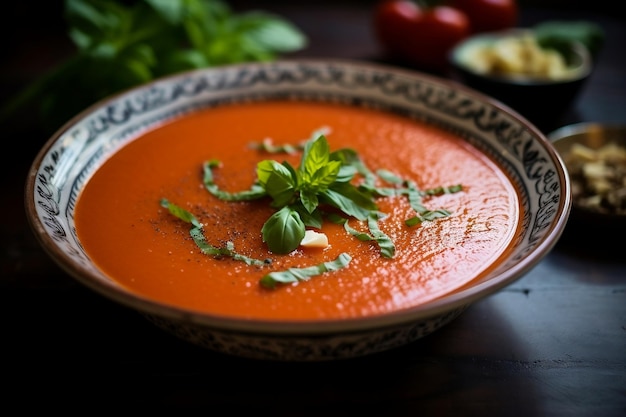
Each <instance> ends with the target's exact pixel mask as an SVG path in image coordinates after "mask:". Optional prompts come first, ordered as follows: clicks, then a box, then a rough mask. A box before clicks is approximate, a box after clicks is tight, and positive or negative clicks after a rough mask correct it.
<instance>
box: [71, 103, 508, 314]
mask: <svg viewBox="0 0 626 417" xmlns="http://www.w3.org/2000/svg"><path fill="white" fill-rule="evenodd" d="M322 127H327V128H328V129H329V130H328V133H327V135H326V137H327V140H328V143H329V145H330V148H331V151H333V150H337V149H339V148H351V149H353V150H355V151H356V152H357V153H358V154H359V156H360V157H361V159H362V160H363V162H364V163H365V164H366V165H367V166H368V168H370V170H372V171H376V170H378V169H386V170H388V171H391V172H393V173H394V174H396V175H397V176H399V177H401V178H405V179H410V180H412V181H414V182H415V183H416V184H417V186H418V187H419V188H420V189H422V190H426V189H429V188H434V187H438V186H452V185H456V184H462V186H463V189H462V191H460V192H457V193H451V194H443V195H440V196H432V197H425V198H424V200H423V204H424V205H425V206H426V207H427V208H428V209H431V210H436V209H446V210H448V211H450V212H451V215H450V216H448V217H444V218H441V219H436V220H433V221H425V222H423V223H421V224H419V225H416V226H411V227H409V226H407V225H406V224H405V223H404V221H405V220H406V219H408V218H410V217H412V216H413V215H414V214H415V213H414V211H413V210H412V209H411V207H410V205H409V203H408V202H407V199H406V198H401V197H385V198H380V199H377V200H376V202H377V204H378V206H379V210H380V211H381V212H383V213H386V214H387V215H388V216H387V217H386V218H384V219H383V220H381V221H380V229H381V230H382V231H383V232H384V233H385V234H387V235H388V236H389V237H390V238H391V239H392V240H393V242H394V244H395V246H396V251H395V256H394V257H393V258H391V259H389V258H385V257H382V256H381V252H380V248H379V247H378V246H377V245H376V244H375V243H374V242H371V241H369V242H368V241H360V240H357V239H356V238H355V237H354V236H352V235H350V234H349V233H347V232H346V230H345V229H344V228H343V226H341V225H337V224H334V223H331V222H328V221H326V222H324V225H323V227H322V229H321V231H322V232H323V233H325V234H326V235H327V236H328V240H329V245H328V246H327V247H325V248H302V247H300V248H298V249H297V250H295V251H294V252H292V253H289V254H287V255H276V254H273V253H271V252H270V251H269V250H268V248H267V246H266V244H265V243H264V242H263V241H262V236H261V228H262V226H263V223H264V222H265V221H266V220H267V218H268V217H269V216H270V215H271V214H272V213H274V209H273V208H272V207H270V205H269V202H270V200H269V199H260V200H255V201H247V202H227V201H221V200H219V199H218V198H216V197H215V196H213V195H211V194H210V193H209V192H208V191H207V190H206V189H205V188H204V185H203V182H202V178H203V173H202V166H203V163H204V162H206V161H209V160H215V159H217V160H219V161H221V164H222V165H221V166H220V167H218V168H216V169H214V170H213V174H214V181H215V183H216V184H218V185H219V187H220V189H222V190H224V191H229V192H236V191H243V190H248V189H249V188H250V186H251V185H252V184H253V182H254V180H255V179H256V165H257V163H258V162H259V161H261V160H264V159H274V160H277V161H279V162H282V161H284V160H286V161H289V162H290V163H291V164H292V166H294V167H297V166H298V164H299V161H300V156H301V155H300V153H298V154H295V155H288V154H269V153H266V152H262V151H260V150H258V149H254V148H253V147H251V146H250V145H251V143H260V142H262V141H263V140H264V139H265V138H271V139H272V143H273V144H275V145H281V144H296V143H300V142H302V141H303V140H305V139H307V138H309V137H310V136H311V134H312V132H314V131H316V130H318V129H320V128H322ZM163 198H165V199H167V200H169V201H170V202H171V203H173V204H176V205H177V206H180V207H182V208H184V209H185V210H187V211H189V212H190V213H192V214H193V215H194V216H195V217H196V218H198V220H199V221H200V222H201V223H202V224H203V233H204V236H205V237H206V240H207V242H208V243H210V244H211V245H213V246H216V247H223V246H225V244H226V242H232V243H233V244H234V250H235V251H236V252H237V253H241V254H243V255H246V256H249V257H252V258H256V259H268V258H269V259H271V260H272V263H271V264H269V265H267V266H249V265H247V264H245V263H244V262H241V261H238V260H234V259H232V258H230V257H222V258H220V259H217V258H215V257H213V256H210V255H206V254H203V253H201V251H200V250H199V248H198V247H197V246H196V244H195V242H194V241H193V239H192V238H191V237H190V234H189V230H190V225H189V224H188V223H185V222H183V221H181V220H180V219H178V218H176V217H174V216H173V215H172V214H171V213H169V211H168V210H167V209H166V208H163V207H162V206H161V205H160V201H161V199H163ZM519 210H520V207H519V202H518V198H517V194H516V192H515V189H514V188H513V186H512V184H511V182H510V180H509V179H508V178H507V176H506V175H505V174H504V173H503V172H502V170H501V169H499V168H498V167H497V166H496V165H495V164H494V163H493V162H492V161H490V160H489V159H488V158H487V157H486V156H484V155H483V154H481V153H480V152H479V151H478V150H476V149H475V148H473V147H472V146H470V145H469V144H468V143H467V142H465V141H464V140H463V139H461V138H459V137H457V136H456V135H454V134H452V133H448V132H446V131H444V130H442V129H439V128H437V127H434V126H431V125H428V124H425V123H421V122H418V121H415V120H410V119H408V118H404V117H401V116H398V115H394V114H390V113H385V112H381V111H377V110H372V109H364V108H355V107H348V106H344V105H341V104H328V103H326V104H322V103H308V102H263V103H242V104H233V105H228V106H223V107H217V108H211V109H207V110H203V111H199V112H195V113H193V114H190V115H187V116H183V117H181V118H179V119H177V120H174V121H171V122H169V123H167V124H164V125H162V126H158V127H156V128H154V129H152V130H150V131H148V132H147V133H144V134H142V136H141V137H139V138H138V139H136V140H134V141H132V142H130V143H128V144H127V145H125V146H124V147H123V148H122V149H120V150H119V151H118V152H117V153H115V154H114V155H113V156H112V157H111V158H110V159H108V160H107V161H105V163H104V164H103V166H102V167H100V168H99V169H98V170H97V172H96V173H95V174H94V175H93V177H92V178H91V179H90V180H89V182H88V183H87V185H86V187H85V189H84V191H83V192H82V193H81V195H80V197H79V199H78V202H77V206H76V216H75V221H76V230H77V233H78V237H79V239H80V241H81V243H82V245H83V247H84V248H85V250H86V251H87V253H88V254H89V256H90V257H91V258H92V259H93V261H94V262H95V263H96V264H97V265H98V267H99V268H100V269H101V270H102V271H104V273H106V274H107V275H108V276H110V278H111V279H112V280H115V281H117V282H118V283H120V284H121V285H123V286H125V287H127V288H129V289H131V290H132V291H134V292H136V293H139V294H141V295H143V296H144V297H147V298H149V299H152V300H156V301H159V302H162V303H166V304H171V305H175V306H179V307H184V308H187V309H190V310H194V311H197V312H206V313H210V314H218V315H225V316H231V317H238V318H259V319H279V320H308V319H339V318H348V317H349V318H354V317H363V316H371V315H378V314H384V313H389V312H393V311H396V310H398V309H404V308H410V307H413V306H417V305H419V304H422V303H425V302H428V301H431V300H433V299H436V298H437V297H441V296H442V295H444V294H447V293H450V292H454V291H458V289H459V288H461V287H463V286H464V285H466V284H468V283H469V282H470V281H472V280H474V279H478V278H479V277H480V276H481V275H483V274H485V273H487V272H488V271H489V269H490V268H492V267H493V265H494V263H495V262H497V259H498V258H499V257H500V256H502V255H503V254H504V253H505V252H506V251H507V250H508V248H509V247H510V245H511V240H512V238H513V236H514V234H515V231H516V229H517V228H518V227H519V224H518V221H517V219H518V218H519V217H520V216H519ZM349 224H350V225H351V226H352V227H354V228H358V227H359V222H358V221H357V220H356V219H351V220H350V223H349ZM360 230H363V229H362V228H361V229H360ZM344 252H345V253H348V254H349V255H350V256H351V257H352V260H351V262H350V263H349V265H348V266H347V267H345V268H343V269H340V270H337V271H332V272H326V273H324V274H321V275H317V276H314V277H312V278H310V279H309V280H306V281H300V282H298V283H294V284H279V285H278V286H277V287H276V288H275V289H267V288H264V287H263V286H261V285H260V284H259V280H260V279H261V278H262V277H263V276H264V275H265V274H267V273H269V272H272V271H284V270H287V269H288V268H291V267H306V266H313V265H318V264H320V263H322V262H327V261H332V260H334V259H335V258H337V257H338V256H339V255H340V254H341V253H344Z"/></svg>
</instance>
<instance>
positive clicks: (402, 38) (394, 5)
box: [374, 0, 470, 71]
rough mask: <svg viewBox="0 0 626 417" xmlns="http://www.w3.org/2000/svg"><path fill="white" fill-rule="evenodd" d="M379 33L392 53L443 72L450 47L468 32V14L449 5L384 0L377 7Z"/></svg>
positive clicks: (416, 64)
mask: <svg viewBox="0 0 626 417" xmlns="http://www.w3.org/2000/svg"><path fill="white" fill-rule="evenodd" d="M374 29H375V32H376V36H377V38H378V40H379V42H380V43H381V45H382V46H383V48H384V49H385V50H386V52H387V53H389V55H390V56H392V57H394V58H397V59H399V60H402V61H404V62H406V63H408V64H411V65H413V66H415V67H417V68H420V69H425V70H429V71H431V70H432V71H442V70H444V69H445V68H446V67H447V65H448V63H447V55H448V52H449V51H450V49H451V48H452V47H453V46H454V45H455V44H456V43H457V42H459V41H460V40H462V39H464V38H465V37H466V36H468V35H469V32H470V26H469V19H468V18H467V16H466V15H465V14H464V13H463V12H461V11H459V10H457V9H454V8H451V7H448V6H435V7H431V8H424V7H420V6H418V5H417V4H416V3H414V2H413V1H410V0H384V1H382V2H380V3H379V4H378V5H377V6H376V8H375V10H374Z"/></svg>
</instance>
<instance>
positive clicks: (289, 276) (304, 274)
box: [260, 252, 352, 288]
mask: <svg viewBox="0 0 626 417" xmlns="http://www.w3.org/2000/svg"><path fill="white" fill-rule="evenodd" d="M351 260H352V257H351V256H350V255H348V254H347V253H345V252H344V253H341V254H340V255H339V256H338V257H337V258H336V259H335V260H334V261H330V262H323V263H321V264H319V265H316V266H309V267H305V268H289V269H287V270H286V271H280V272H270V273H269V274H267V275H264V276H263V278H261V281H260V283H261V285H262V286H264V287H266V288H274V287H276V284H278V283H283V284H288V283H293V282H298V281H306V280H308V279H309V278H311V277H313V276H316V275H319V274H323V273H324V272H331V271H337V270H339V269H342V268H345V267H346V266H348V264H349V263H350V261H351Z"/></svg>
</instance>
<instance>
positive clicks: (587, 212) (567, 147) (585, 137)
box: [548, 122, 626, 237]
mask: <svg viewBox="0 0 626 417" xmlns="http://www.w3.org/2000/svg"><path fill="white" fill-rule="evenodd" d="M548 138H549V140H551V141H552V143H553V144H554V147H555V148H556V149H557V151H558V152H559V154H560V155H561V156H562V157H563V158H564V160H565V164H566V167H568V172H569V173H570V175H572V174H573V170H574V169H575V167H574V166H573V165H571V164H573V162H570V159H571V158H572V157H571V156H570V155H571V150H572V147H573V146H576V145H583V146H584V147H585V148H588V149H592V150H595V151H597V150H600V149H602V148H604V147H605V146H609V145H616V146H618V147H620V148H621V149H626V125H623V124H618V123H613V124H611V123H608V124H602V123H591V122H587V123H577V124H573V125H568V126H564V127H561V128H559V129H557V130H555V131H553V132H551V133H550V134H549V135H548ZM612 154H613V155H617V154H616V153H612ZM578 160H579V159H578ZM622 160H623V159H622ZM579 161H580V160H579ZM623 165H624V164H623V163H622V164H621V166H623ZM577 169H578V168H576V170H577ZM623 170H624V169H622V171H623ZM576 172H578V171H576ZM621 178H623V172H622V176H621ZM573 180H574V179H573ZM569 224H570V226H569V227H568V229H571V230H572V231H573V230H574V229H576V232H577V233H576V234H577V235H579V236H581V237H582V236H587V237H588V235H589V233H592V232H593V233H595V234H604V233H605V232H607V231H609V230H610V231H611V232H613V233H614V232H616V231H624V230H626V214H623V213H614V212H600V211H598V210H595V209H593V208H589V207H587V206H585V205H584V204H580V203H579V200H578V199H577V198H576V197H574V199H573V201H572V213H571V218H570V221H569ZM568 235H571V234H569V233H568Z"/></svg>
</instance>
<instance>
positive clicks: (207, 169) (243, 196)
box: [203, 160, 267, 201]
mask: <svg viewBox="0 0 626 417" xmlns="http://www.w3.org/2000/svg"><path fill="white" fill-rule="evenodd" d="M220 165H221V163H220V161H218V160H212V161H207V162H205V163H204V165H203V169H204V178H203V183H204V187H205V188H206V189H207V191H208V192H210V193H211V194H213V195H214V196H215V197H217V198H219V199H220V200H224V201H249V200H256V199H259V198H261V197H265V196H266V195H267V193H266V192H265V189H264V188H263V187H261V186H260V185H258V184H252V186H251V187H250V189H249V190H246V191H239V192H236V193H229V192H227V191H222V190H221V189H220V188H219V186H218V185H217V184H216V183H215V182H214V180H213V169H214V168H217V167H219V166H220Z"/></svg>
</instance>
